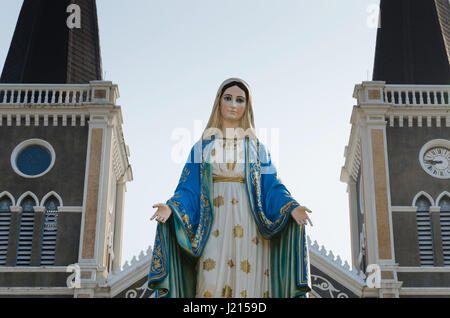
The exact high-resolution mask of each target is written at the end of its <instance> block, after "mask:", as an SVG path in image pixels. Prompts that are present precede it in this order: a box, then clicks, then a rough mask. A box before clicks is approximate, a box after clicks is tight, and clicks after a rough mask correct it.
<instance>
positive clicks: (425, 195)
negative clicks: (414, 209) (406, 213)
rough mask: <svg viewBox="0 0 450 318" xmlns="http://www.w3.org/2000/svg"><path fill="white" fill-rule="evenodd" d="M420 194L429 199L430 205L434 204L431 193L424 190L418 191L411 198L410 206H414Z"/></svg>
mask: <svg viewBox="0 0 450 318" xmlns="http://www.w3.org/2000/svg"><path fill="white" fill-rule="evenodd" d="M422 195H423V196H424V197H426V198H427V199H428V200H429V201H430V203H431V206H434V200H433V198H432V197H431V195H429V194H428V193H426V192H425V191H420V192H419V193H417V194H416V196H415V197H414V199H413V202H412V206H416V202H417V199H419V198H420V197H421V196H422Z"/></svg>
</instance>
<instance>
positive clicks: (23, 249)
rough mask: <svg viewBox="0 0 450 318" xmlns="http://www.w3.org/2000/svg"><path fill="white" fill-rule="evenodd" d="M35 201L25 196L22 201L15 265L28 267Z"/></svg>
mask: <svg viewBox="0 0 450 318" xmlns="http://www.w3.org/2000/svg"><path fill="white" fill-rule="evenodd" d="M35 205H36V201H35V200H34V199H33V198H32V197H31V196H27V197H26V198H24V199H23V200H22V203H21V205H20V206H21V207H22V213H21V216H20V230H19V244H18V247H17V259H16V265H18V266H28V265H30V262H31V246H32V243H33V230H34V209H33V207H34V206H35Z"/></svg>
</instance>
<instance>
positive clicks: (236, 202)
mask: <svg viewBox="0 0 450 318" xmlns="http://www.w3.org/2000/svg"><path fill="white" fill-rule="evenodd" d="M238 203H239V200H238V199H236V198H233V199H232V200H231V204H238Z"/></svg>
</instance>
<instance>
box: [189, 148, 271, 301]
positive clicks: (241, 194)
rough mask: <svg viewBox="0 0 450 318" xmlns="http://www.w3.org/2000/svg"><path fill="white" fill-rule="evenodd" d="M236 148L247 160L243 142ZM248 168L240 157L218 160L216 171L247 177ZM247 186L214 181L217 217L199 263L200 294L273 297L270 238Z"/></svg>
mask: <svg viewBox="0 0 450 318" xmlns="http://www.w3.org/2000/svg"><path fill="white" fill-rule="evenodd" d="M230 146H231V148H233V145H230ZM234 149H235V152H234V153H235V157H234V159H236V158H237V157H236V156H240V158H241V159H242V162H243V157H242V156H243V155H244V152H243V150H244V149H243V147H242V145H239V143H238V144H237V147H236V146H235V147H234ZM212 155H213V154H212ZM244 168H245V166H244V163H239V162H236V160H234V162H229V163H226V162H221V163H216V162H214V163H212V174H213V175H218V176H226V177H242V178H243V177H244ZM245 187H246V185H245V183H240V182H214V190H213V193H214V196H213V198H214V199H213V200H214V201H213V203H214V208H213V213H214V220H213V225H212V228H211V233H210V236H209V239H208V242H207V243H206V246H205V249H204V251H203V254H202V256H201V257H200V259H199V261H198V263H197V273H198V276H197V289H196V290H197V292H196V297H197V298H202V297H215V298H220V297H231V298H241V297H242V298H245V297H252V298H260V297H270V271H269V270H270V241H269V240H265V239H264V238H263V237H262V235H261V234H260V232H259V230H258V227H257V225H256V223H255V220H254V219H253V216H252V213H251V211H250V207H249V203H248V198H247V192H246V189H245Z"/></svg>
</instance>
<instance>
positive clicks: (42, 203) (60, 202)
mask: <svg viewBox="0 0 450 318" xmlns="http://www.w3.org/2000/svg"><path fill="white" fill-rule="evenodd" d="M52 196H53V197H55V198H56V199H57V200H58V202H59V206H64V205H63V200H62V199H61V197H60V196H59V194H58V193H56V192H55V191H50V192H49V193H47V194H46V195H44V197H43V198H42V200H41V204H40V205H39V206H41V207H43V206H44V204H45V201H47V199H48V198H51V197H52Z"/></svg>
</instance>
